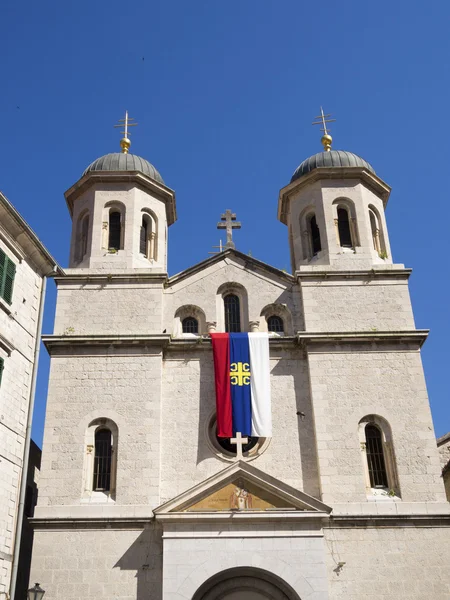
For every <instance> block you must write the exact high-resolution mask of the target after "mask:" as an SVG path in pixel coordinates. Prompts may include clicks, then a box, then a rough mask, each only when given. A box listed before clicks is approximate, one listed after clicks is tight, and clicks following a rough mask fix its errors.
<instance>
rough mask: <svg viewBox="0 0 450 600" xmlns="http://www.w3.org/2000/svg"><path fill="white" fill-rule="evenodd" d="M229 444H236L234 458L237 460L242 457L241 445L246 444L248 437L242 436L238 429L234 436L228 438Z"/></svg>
mask: <svg viewBox="0 0 450 600" xmlns="http://www.w3.org/2000/svg"><path fill="white" fill-rule="evenodd" d="M230 444H233V445H236V458H237V459H238V460H239V459H240V458H243V457H244V455H243V454H242V446H245V444H248V438H246V437H242V433H241V432H240V431H237V432H236V437H234V438H230Z"/></svg>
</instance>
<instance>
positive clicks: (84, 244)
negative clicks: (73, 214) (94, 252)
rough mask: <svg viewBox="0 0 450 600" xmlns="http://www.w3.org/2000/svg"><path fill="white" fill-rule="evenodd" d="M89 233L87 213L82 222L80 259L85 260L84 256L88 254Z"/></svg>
mask: <svg viewBox="0 0 450 600" xmlns="http://www.w3.org/2000/svg"><path fill="white" fill-rule="evenodd" d="M88 233H89V215H86V216H85V217H84V218H83V220H82V222H81V238H80V260H83V258H84V257H85V256H86V252H87V243H88Z"/></svg>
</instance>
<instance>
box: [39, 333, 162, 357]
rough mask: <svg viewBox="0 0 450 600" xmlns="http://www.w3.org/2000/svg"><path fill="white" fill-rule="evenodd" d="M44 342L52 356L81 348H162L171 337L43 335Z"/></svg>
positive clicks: (159, 335) (160, 335) (158, 335)
mask: <svg viewBox="0 0 450 600" xmlns="http://www.w3.org/2000/svg"><path fill="white" fill-rule="evenodd" d="M42 341H43V343H44V345H45V347H46V348H47V350H48V352H49V354H51V353H52V350H53V349H55V348H64V347H66V348H68V347H72V348H73V347H80V346H85V347H89V346H104V347H111V346H113V347H116V346H122V347H136V346H140V347H147V346H156V347H158V348H162V347H165V346H166V345H167V344H169V343H170V335H168V334H165V333H160V334H156V335H43V336H42Z"/></svg>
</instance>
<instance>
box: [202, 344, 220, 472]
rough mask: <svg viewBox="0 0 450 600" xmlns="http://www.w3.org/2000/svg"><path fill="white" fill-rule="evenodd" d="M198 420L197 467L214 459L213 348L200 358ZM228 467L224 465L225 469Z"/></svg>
mask: <svg viewBox="0 0 450 600" xmlns="http://www.w3.org/2000/svg"><path fill="white" fill-rule="evenodd" d="M198 401H199V411H198V414H199V419H198V446H197V465H198V464H200V463H201V462H202V461H203V460H206V459H207V458H212V457H214V456H215V455H214V453H213V451H212V450H211V448H210V446H209V444H208V440H207V439H206V436H207V435H208V433H207V427H208V425H209V420H210V418H211V415H212V414H213V412H214V411H215V407H216V390H215V387H214V363H213V355H212V347H211V350H210V351H205V352H202V355H201V356H200V394H199V399H198ZM225 466H226V465H223V467H222V468H224V467H225Z"/></svg>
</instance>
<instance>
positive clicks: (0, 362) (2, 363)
mask: <svg viewBox="0 0 450 600" xmlns="http://www.w3.org/2000/svg"><path fill="white" fill-rule="evenodd" d="M4 366H5V361H4V359H3V358H0V385H2V376H3V368H4Z"/></svg>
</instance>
